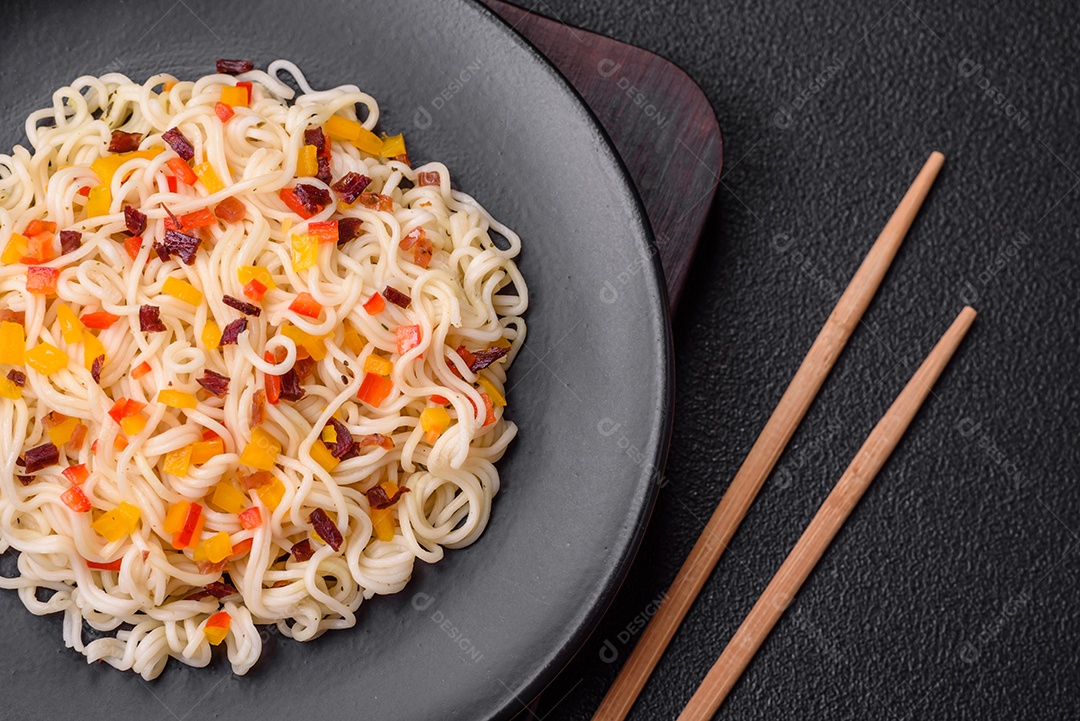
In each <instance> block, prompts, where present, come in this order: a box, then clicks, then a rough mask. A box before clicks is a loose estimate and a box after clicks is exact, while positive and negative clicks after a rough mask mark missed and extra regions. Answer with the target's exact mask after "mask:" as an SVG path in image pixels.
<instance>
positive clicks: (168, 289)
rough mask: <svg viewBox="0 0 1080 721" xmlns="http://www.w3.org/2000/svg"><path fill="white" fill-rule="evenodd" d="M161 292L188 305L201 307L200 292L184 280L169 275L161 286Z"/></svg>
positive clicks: (201, 295)
mask: <svg viewBox="0 0 1080 721" xmlns="http://www.w3.org/2000/svg"><path fill="white" fill-rule="evenodd" d="M161 292H162V293H164V294H166V295H171V296H172V297H173V298H176V299H177V300H180V301H183V302H184V303H188V304H189V305H201V304H202V302H203V294H202V291H200V290H199V289H198V288H196V287H195V286H193V285H192V284H191V283H188V282H187V281H186V280H180V279H179V278H175V277H173V276H171V275H170V276H169V277H168V278H166V279H165V282H164V283H163V284H162V286H161Z"/></svg>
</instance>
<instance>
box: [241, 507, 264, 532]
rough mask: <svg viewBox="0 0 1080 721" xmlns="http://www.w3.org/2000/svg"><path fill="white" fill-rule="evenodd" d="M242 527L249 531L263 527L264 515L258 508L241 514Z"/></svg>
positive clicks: (252, 508)
mask: <svg viewBox="0 0 1080 721" xmlns="http://www.w3.org/2000/svg"><path fill="white" fill-rule="evenodd" d="M240 525H241V526H243V527H244V528H246V529H247V530H249V531H250V530H251V529H252V528H258V527H259V526H261V525H262V513H261V512H260V511H259V508H258V506H252V507H251V508H249V509H247V510H246V511H242V512H241V513H240Z"/></svg>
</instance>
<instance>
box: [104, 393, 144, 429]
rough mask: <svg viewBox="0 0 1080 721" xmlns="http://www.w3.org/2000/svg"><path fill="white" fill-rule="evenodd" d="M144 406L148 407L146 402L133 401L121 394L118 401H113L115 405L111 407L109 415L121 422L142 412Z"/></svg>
mask: <svg viewBox="0 0 1080 721" xmlns="http://www.w3.org/2000/svg"><path fill="white" fill-rule="evenodd" d="M143 408H146V404H145V403H140V402H139V401H133V400H131V399H130V398H124V397H123V396H121V397H120V398H119V399H117V401H116V403H113V407H112V408H110V409H109V416H110V417H111V418H112V419H113V420H114V421H116V422H117V423H119V422H120V421H122V420H124V419H125V418H128V417H130V416H133V415H135V414H136V413H141V412H142V409H143Z"/></svg>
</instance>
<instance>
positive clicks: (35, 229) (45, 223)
mask: <svg viewBox="0 0 1080 721" xmlns="http://www.w3.org/2000/svg"><path fill="white" fill-rule="evenodd" d="M55 232H56V223H54V222H52V221H51V220H41V219H39V218H34V219H33V220H31V221H30V222H29V223H27V224H26V229H25V230H23V235H28V236H34V235H39V234H41V233H55Z"/></svg>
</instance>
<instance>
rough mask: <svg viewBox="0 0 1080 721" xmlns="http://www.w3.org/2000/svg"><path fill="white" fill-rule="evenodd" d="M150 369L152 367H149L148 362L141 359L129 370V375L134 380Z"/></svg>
mask: <svg viewBox="0 0 1080 721" xmlns="http://www.w3.org/2000/svg"><path fill="white" fill-rule="evenodd" d="M152 370H153V368H151V367H150V364H149V363H147V362H146V361H143V362H142V363H140V364H139V365H137V366H135V368H134V369H133V370H132V371H131V377H132V378H133V379H135V380H139V379H140V378H142V377H143V376H145V375H146V374H147V373H149V372H150V371H152Z"/></svg>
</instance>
